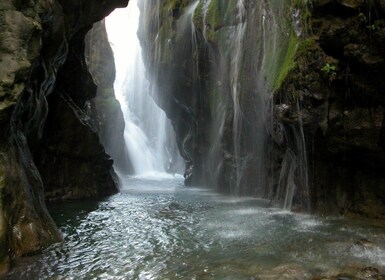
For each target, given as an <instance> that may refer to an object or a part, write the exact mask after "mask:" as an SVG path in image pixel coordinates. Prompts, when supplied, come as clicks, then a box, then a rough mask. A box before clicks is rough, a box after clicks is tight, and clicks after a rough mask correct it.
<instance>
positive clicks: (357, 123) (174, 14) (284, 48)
mask: <svg viewBox="0 0 385 280" xmlns="http://www.w3.org/2000/svg"><path fill="white" fill-rule="evenodd" d="M141 10H142V19H143V22H144V24H143V26H142V30H141V31H140V32H139V34H140V37H141V42H142V46H143V49H144V54H145V57H146V59H145V62H146V66H147V69H148V71H149V76H150V78H151V79H152V80H153V81H154V82H155V83H156V84H157V85H158V87H159V89H160V90H159V96H157V97H156V99H157V102H158V104H159V105H160V106H161V107H162V108H164V110H165V111H166V113H167V115H168V117H169V118H170V119H171V120H172V121H173V124H174V128H175V131H176V133H177V140H178V144H179V148H180V150H181V155H182V156H183V157H184V158H185V160H186V163H187V169H186V182H187V183H190V184H197V185H200V184H205V185H211V186H214V187H216V188H217V189H218V190H220V191H224V192H231V193H236V194H255V195H258V196H262V197H266V198H269V199H271V200H272V201H276V202H278V203H279V204H280V205H281V206H284V207H285V208H289V209H293V208H295V209H300V210H304V211H309V210H312V211H314V212H320V213H356V214H360V215H367V216H371V217H383V215H384V210H385V208H384V205H385V204H384V194H385V192H384V180H383V178H384V176H383V174H382V173H383V172H382V171H381V170H383V168H384V165H383V162H384V158H385V157H384V151H383V142H384V141H383V135H384V133H383V131H384V128H383V126H384V123H385V122H384V113H383V96H382V94H381V93H382V92H383V91H384V85H383V79H382V78H381V73H383V70H384V48H383V46H384V21H383V18H384V3H383V1H368V2H366V1H339V0H329V1H311V2H310V1H285V4H284V5H282V3H277V2H276V1H263V2H261V3H256V1H247V0H239V1H221V0H218V1H216V0H201V1H187V0H186V1H183V0H181V1H144V2H143V3H142V7H141Z"/></svg>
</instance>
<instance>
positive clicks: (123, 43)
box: [106, 0, 171, 174]
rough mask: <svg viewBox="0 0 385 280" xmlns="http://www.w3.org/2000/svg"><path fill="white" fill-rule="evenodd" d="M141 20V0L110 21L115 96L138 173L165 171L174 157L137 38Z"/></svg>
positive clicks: (112, 16)
mask: <svg viewBox="0 0 385 280" xmlns="http://www.w3.org/2000/svg"><path fill="white" fill-rule="evenodd" d="M139 17H140V12H139V8H138V0H131V1H130V2H129V5H128V7H127V8H125V9H117V10H115V11H114V12H113V13H112V14H111V15H110V16H109V17H108V18H107V20H106V27H107V32H108V37H109V40H110V43H111V46H112V49H113V51H114V57H115V65H116V80H115V84H114V88H115V95H116V98H117V99H118V100H119V102H120V105H121V108H122V111H123V115H124V121H125V131H124V139H125V143H126V146H127V150H128V153H129V158H130V160H131V163H132V165H133V168H134V172H135V174H146V173H152V172H165V171H166V169H167V167H168V164H169V161H170V160H169V159H170V158H171V155H170V152H168V151H167V148H166V140H167V138H166V137H167V135H166V130H167V126H170V123H169V120H167V118H166V115H165V113H164V112H163V111H162V110H161V109H160V108H159V107H158V106H157V105H156V104H155V102H154V101H153V99H152V98H151V96H150V93H151V90H152V87H151V84H150V83H149V82H148V80H147V79H146V74H145V67H144V63H143V60H142V50H141V47H140V42H139V39H138V36H137V30H138V26H139Z"/></svg>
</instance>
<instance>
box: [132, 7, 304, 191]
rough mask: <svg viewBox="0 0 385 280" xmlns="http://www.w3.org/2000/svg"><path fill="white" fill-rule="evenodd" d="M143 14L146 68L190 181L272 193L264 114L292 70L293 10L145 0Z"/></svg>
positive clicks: (187, 179)
mask: <svg viewBox="0 0 385 280" xmlns="http://www.w3.org/2000/svg"><path fill="white" fill-rule="evenodd" d="M141 9H142V19H143V22H144V24H143V26H142V30H140V32H139V34H140V36H141V42H142V46H143V49H144V54H145V57H146V63H147V69H148V71H149V75H150V78H151V79H152V80H153V81H154V82H155V83H156V84H157V86H158V87H159V96H158V103H159V104H160V106H161V107H162V108H164V110H165V111H166V113H167V115H168V117H169V118H170V119H171V120H172V121H173V124H174V128H175V130H176V133H177V141H178V144H179V148H180V150H181V154H182V156H183V157H184V158H185V160H186V163H187V169H186V174H185V175H186V182H187V183H188V184H196V185H199V184H204V185H210V186H213V187H215V188H217V189H218V190H219V191H222V192H227V193H233V194H243V195H244V194H249V195H261V196H273V193H272V191H270V189H271V187H270V186H271V185H272V184H274V182H272V178H273V176H271V173H272V172H273V171H271V170H273V169H274V172H275V169H276V168H273V167H272V165H273V164H271V165H268V164H266V162H267V161H268V158H269V157H271V155H270V154H268V153H266V150H267V149H268V147H267V146H266V144H267V142H268V141H269V140H268V138H267V131H266V128H265V126H266V125H267V122H268V119H267V117H266V112H265V111H268V108H267V106H266V104H267V103H268V100H269V96H270V92H271V90H272V89H273V88H274V89H275V88H277V87H278V86H279V84H280V83H281V82H282V80H283V77H284V76H285V75H286V74H287V72H288V70H289V67H288V66H286V65H285V64H287V63H286V60H287V58H290V57H291V56H292V53H293V50H294V48H295V47H293V45H294V44H295V42H296V38H297V35H296V33H295V28H294V27H295V26H294V25H293V24H292V13H293V12H294V11H295V10H294V9H293V8H292V7H291V5H290V3H286V2H285V3H284V5H281V4H279V3H276V2H275V1H263V2H256V1H247V0H245V1H206V0H202V1H163V2H161V3H160V2H150V1H144V2H143V4H142V7H141ZM294 17H295V15H294ZM298 29H300V28H298ZM298 32H300V31H298ZM298 36H299V35H298ZM293 42H294V43H293ZM283 68H285V69H284V70H282V69H283ZM269 174H270V175H269ZM278 177H279V174H278Z"/></svg>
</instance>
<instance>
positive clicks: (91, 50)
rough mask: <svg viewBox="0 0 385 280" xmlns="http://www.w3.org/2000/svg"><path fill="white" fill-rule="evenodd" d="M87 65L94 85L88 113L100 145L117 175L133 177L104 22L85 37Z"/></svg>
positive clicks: (95, 26) (113, 65)
mask: <svg viewBox="0 0 385 280" xmlns="http://www.w3.org/2000/svg"><path fill="white" fill-rule="evenodd" d="M86 62H87V65H88V68H89V71H90V73H91V75H92V77H93V80H94V82H95V84H96V85H97V91H96V97H95V98H93V99H92V100H91V113H92V118H93V119H94V124H95V128H96V130H97V132H98V135H99V137H100V141H101V143H102V144H103V146H104V148H105V149H106V152H107V153H108V154H109V155H111V157H112V158H113V159H114V166H115V168H117V169H118V171H119V172H120V173H122V174H130V173H133V167H132V165H131V163H130V161H129V158H128V156H127V155H128V152H127V151H126V144H125V142H124V137H123V135H124V118H123V113H122V110H121V108H120V104H119V101H118V100H116V98H115V92H114V81H115V62H114V55H113V52H112V48H111V46H110V43H109V42H108V37H107V31H106V27H105V23H104V21H100V22H98V23H96V24H94V25H93V27H92V29H91V30H90V31H89V32H88V34H87V36H86Z"/></svg>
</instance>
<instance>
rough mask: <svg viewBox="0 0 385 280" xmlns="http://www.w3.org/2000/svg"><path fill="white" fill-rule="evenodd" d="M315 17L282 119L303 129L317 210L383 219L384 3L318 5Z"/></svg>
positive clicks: (282, 94) (288, 86) (282, 104)
mask: <svg viewBox="0 0 385 280" xmlns="http://www.w3.org/2000/svg"><path fill="white" fill-rule="evenodd" d="M311 12H312V19H311V26H309V27H310V28H311V35H312V36H309V38H308V39H307V41H306V44H305V45H306V47H304V48H303V51H302V52H299V53H298V54H297V57H296V67H295V68H294V69H293V71H292V72H291V73H290V75H289V76H288V78H287V80H286V82H285V85H284V86H283V87H282V88H281V89H280V90H279V94H277V95H276V99H275V102H276V106H275V108H276V115H277V118H278V119H279V120H280V122H281V124H283V125H284V126H289V125H294V126H297V127H298V125H299V124H300V123H302V124H303V128H304V132H305V135H306V144H307V149H308V157H309V173H310V175H311V177H310V182H311V184H312V186H311V192H312V193H311V194H312V205H313V210H314V211H317V212H321V213H325V212H329V213H330V212H331V213H342V214H344V213H355V214H359V215H367V216H371V217H384V214H385V208H384V205H385V204H384V203H385V200H384V198H385V196H384V195H385V185H384V183H385V181H384V173H383V170H384V167H385V166H384V160H385V154H384V145H383V143H384V133H383V131H384V111H383V106H384V101H385V99H384V96H383V92H384V90H385V86H384V85H385V84H384V80H383V78H382V77H381V76H382V74H381V73H383V71H384V70H385V68H384V67H385V52H384V43H385V42H384V36H385V28H384V27H385V25H384V22H385V21H384V6H383V1H374V2H372V3H369V2H368V3H366V2H362V1H315V2H314V3H313V7H312V10H311ZM282 108H283V109H282Z"/></svg>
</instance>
